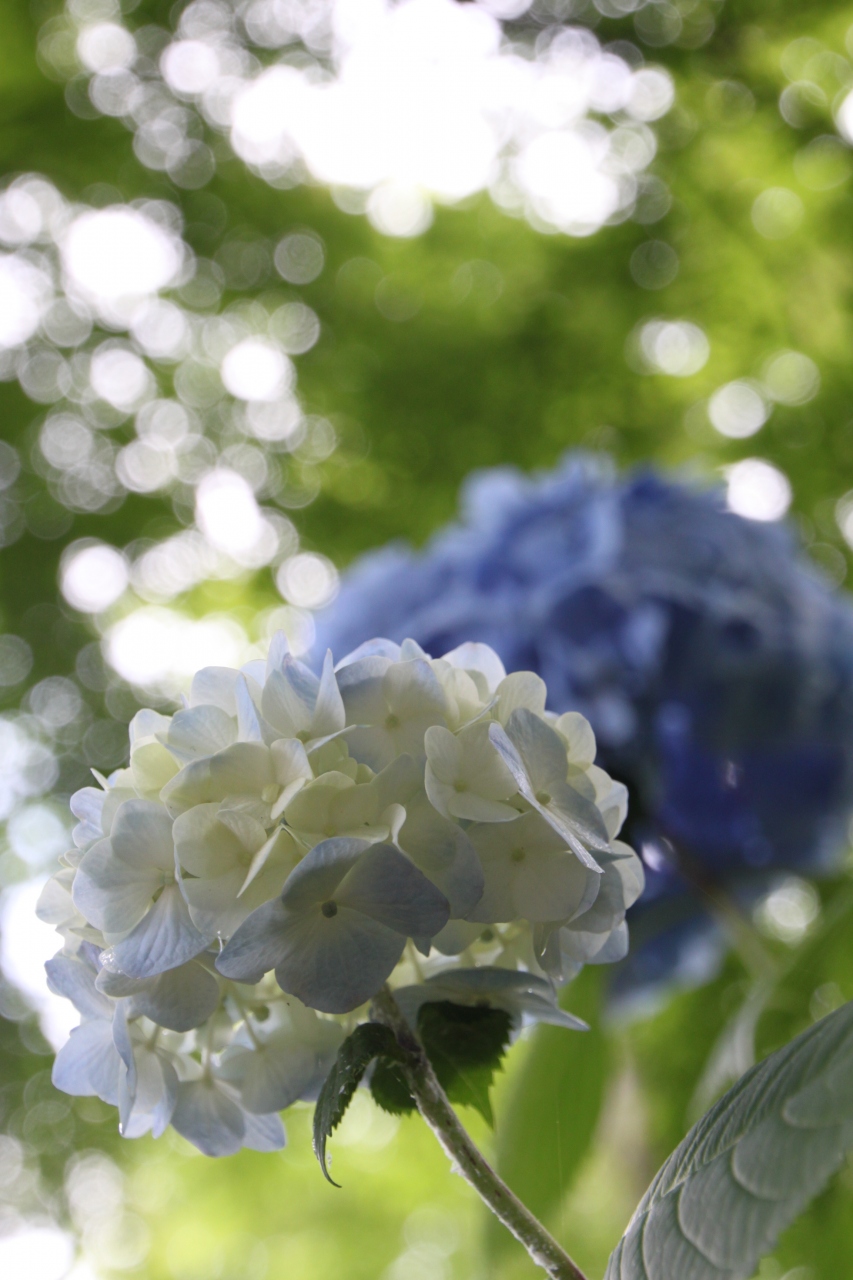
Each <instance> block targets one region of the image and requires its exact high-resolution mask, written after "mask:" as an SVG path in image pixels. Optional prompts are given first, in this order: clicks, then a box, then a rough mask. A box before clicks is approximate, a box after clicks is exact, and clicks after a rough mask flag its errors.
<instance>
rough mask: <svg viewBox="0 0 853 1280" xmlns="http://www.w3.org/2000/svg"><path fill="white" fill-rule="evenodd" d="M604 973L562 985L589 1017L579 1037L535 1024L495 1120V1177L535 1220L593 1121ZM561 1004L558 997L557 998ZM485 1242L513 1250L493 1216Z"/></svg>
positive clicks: (567, 1180) (547, 1210)
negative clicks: (510, 1090)
mask: <svg viewBox="0 0 853 1280" xmlns="http://www.w3.org/2000/svg"><path fill="white" fill-rule="evenodd" d="M601 978H602V974H601V970H600V969H596V968H586V969H585V970H584V971H583V973H582V974H581V975H580V977H578V978H577V979H576V980H575V982H573V983H572V984H571V986H569V987H567V988H566V990H565V995H564V1000H565V1007H566V1008H570V1009H571V1011H572V1013H575V1014H577V1015H578V1017H580V1018H583V1019H584V1021H585V1022H588V1023H589V1027H590V1029H589V1031H586V1032H583V1033H582V1034H580V1035H575V1034H573V1033H572V1032H567V1031H565V1030H564V1029H563V1028H562V1027H545V1026H543V1027H539V1028H538V1029H537V1031H536V1032H535V1035H534V1039H533V1043H532V1045H531V1046H530V1050H529V1053H528V1055H527V1058H526V1059H525V1061H524V1064H523V1066H522V1068H521V1070H520V1071H519V1072H518V1074H517V1076H516V1079H515V1082H514V1087H513V1090H512V1094H511V1096H510V1099H509V1103H508V1105H507V1107H506V1109H505V1110H504V1111H503V1112H502V1114H501V1115H500V1117H499V1120H498V1152H497V1163H498V1170H499V1172H500V1174H501V1177H503V1178H505V1179H506V1181H507V1182H508V1183H509V1185H510V1186H511V1187H512V1189H513V1191H514V1192H515V1193H516V1195H518V1196H519V1197H520V1198H521V1199H522V1200H523V1201H524V1203H525V1204H526V1205H527V1206H528V1208H529V1209H530V1210H531V1211H532V1212H533V1213H535V1214H536V1216H537V1217H538V1218H540V1219H544V1220H547V1219H548V1218H549V1217H550V1216H551V1214H553V1212H554V1210H555V1208H556V1206H557V1204H558V1203H559V1201H560V1199H561V1198H562V1196H563V1195H564V1193H565V1192H566V1190H567V1189H568V1187H569V1185H570V1184H571V1182H572V1179H573V1176H574V1174H575V1173H576V1171H577V1168H578V1166H579V1164H580V1162H581V1160H582V1159H583V1157H584V1155H585V1154H586V1152H587V1150H588V1148H589V1144H590V1141H591V1139H592V1135H593V1133H594V1131H595V1127H596V1123H597V1121H598V1114H599V1111H600V1108H601V1099H602V1095H603V1092H604V1086H605V1083H606V1080H607V1075H608V1069H609V1064H610V1045H609V1043H608V1041H607V1039H606V1038H605V1036H604V1034H603V1032H602V1030H601V1027H600V1024H599V1019H598V1016H597V1015H598V1011H599V1006H600V997H601V986H602V982H601ZM561 1003H562V1001H561ZM487 1230H488V1238H487V1247H488V1250H489V1252H490V1254H491V1255H492V1256H493V1257H496V1256H497V1255H499V1254H500V1253H502V1252H503V1251H504V1250H505V1249H507V1248H515V1246H514V1244H513V1242H512V1238H511V1236H510V1235H509V1233H508V1232H506V1231H505V1230H504V1229H503V1228H502V1227H501V1226H500V1224H499V1223H497V1221H496V1220H494V1219H490V1220H489V1224H488V1228H487Z"/></svg>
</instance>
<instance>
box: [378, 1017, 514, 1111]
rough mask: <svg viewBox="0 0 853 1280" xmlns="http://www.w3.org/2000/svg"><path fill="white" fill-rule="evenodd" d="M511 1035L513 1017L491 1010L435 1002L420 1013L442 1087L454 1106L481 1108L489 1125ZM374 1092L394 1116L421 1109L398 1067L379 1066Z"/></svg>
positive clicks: (426, 1044)
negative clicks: (494, 1087)
mask: <svg viewBox="0 0 853 1280" xmlns="http://www.w3.org/2000/svg"><path fill="white" fill-rule="evenodd" d="M511 1030H512V1019H511V1017H510V1015H509V1014H508V1013H506V1012H505V1011H504V1010H503V1009H494V1008H492V1007H491V1006H487V1005H461V1004H455V1003H453V1001H450V1000H435V1001H429V1002H428V1003H426V1004H423V1005H421V1007H420V1009H419V1011H418V1035H419V1037H420V1041H421V1044H422V1045H423V1047H424V1051H425V1052H426V1055H427V1057H428V1058H429V1060H430V1062H431V1063H432V1067H433V1070H434V1071H435V1074H436V1076H437V1077H438V1080H439V1083H440V1084H441V1087H442V1088H443V1089H444V1091H445V1093H446V1094H447V1096H448V1098H449V1099H450V1101H451V1102H458V1103H459V1104H460V1105H462V1106H469V1107H475V1108H476V1109H477V1110H478V1111H479V1112H480V1115H481V1116H483V1118H484V1120H485V1121H486V1122H487V1123H488V1124H492V1123H493V1116H492V1106H491V1101H490V1099H489V1089H490V1087H491V1084H492V1080H493V1078H494V1074H495V1071H497V1069H498V1067H499V1066H500V1061H501V1058H502V1057H503V1055H504V1053H505V1052H506V1050H507V1047H508V1045H509V1040H510V1033H511ZM370 1091H371V1093H372V1094H373V1097H374V1099H375V1101H376V1102H377V1103H378V1104H379V1106H380V1107H382V1108H383V1110H385V1111H390V1112H391V1114H392V1115H401V1114H403V1113H404V1112H408V1111H413V1110H414V1109H415V1100H414V1098H413V1097H412V1095H411V1093H410V1092H409V1087H408V1085H407V1084H406V1081H405V1077H404V1076H403V1073H402V1071H401V1070H400V1069H399V1067H398V1066H397V1065H396V1064H395V1063H393V1062H389V1061H387V1060H381V1061H379V1062H377V1064H376V1067H375V1069H374V1072H373V1075H372V1077H371V1081H370Z"/></svg>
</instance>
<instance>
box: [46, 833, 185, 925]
mask: <svg viewBox="0 0 853 1280" xmlns="http://www.w3.org/2000/svg"><path fill="white" fill-rule="evenodd" d="M173 856H174V855H173ZM162 884H163V872H162V871H161V870H160V868H159V867H158V866H156V864H152V863H148V864H145V863H141V864H140V863H132V862H130V861H126V860H125V859H124V858H119V857H116V854H115V852H114V850H113V846H112V843H111V842H110V841H109V840H100V841H98V843H97V844H96V845H93V846H92V848H91V849H90V850H89V852H88V853H87V854H86V855H85V856H84V858H83V860H82V862H81V863H80V865H79V867H78V868H77V874H76V875H75V877H74V886H73V889H72V894H71V896H72V899H73V902H74V905H75V907H77V909H78V910H79V911H81V912H82V913H83V915H84V916H85V917H86V919H87V920H88V921H89V922H90V924H93V925H95V927H96V928H98V929H102V930H103V931H104V932H105V933H123V932H124V931H125V930H127V929H132V928H133V927H134V925H136V924H137V923H138V921H139V920H141V919H142V917H143V916H144V914H145V912H146V910H147V909H148V904H149V903H150V901H151V898H152V897H153V895H154V893H155V892H156V891H157V889H158V888H159V887H160V886H161V885H162Z"/></svg>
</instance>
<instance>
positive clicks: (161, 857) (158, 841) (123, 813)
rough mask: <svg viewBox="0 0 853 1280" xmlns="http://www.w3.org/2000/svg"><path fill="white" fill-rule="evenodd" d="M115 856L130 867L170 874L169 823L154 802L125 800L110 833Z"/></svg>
mask: <svg viewBox="0 0 853 1280" xmlns="http://www.w3.org/2000/svg"><path fill="white" fill-rule="evenodd" d="M110 842H111V844H112V846H113V850H114V851H115V853H116V856H117V857H119V858H123V859H124V860H125V861H127V862H129V863H131V864H132V865H133V866H138V867H141V868H144V867H158V868H159V869H160V870H161V871H171V869H172V867H173V866H174V862H175V851H174V847H173V845H172V820H171V818H170V817H169V814H168V813H167V812H166V810H165V809H164V808H163V806H162V804H159V803H158V802H157V801H156V800H125V801H124V803H123V804H120V805H119V807H118V809H117V810H116V816H115V818H114V819H113V825H112V830H111V831H110Z"/></svg>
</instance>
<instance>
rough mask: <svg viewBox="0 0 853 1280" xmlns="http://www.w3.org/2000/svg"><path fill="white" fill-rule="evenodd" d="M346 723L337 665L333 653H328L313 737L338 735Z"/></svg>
mask: <svg viewBox="0 0 853 1280" xmlns="http://www.w3.org/2000/svg"><path fill="white" fill-rule="evenodd" d="M345 723H346V717H345V715H344V703H343V698H342V697H341V691H340V689H339V688H338V682H337V680H336V679H335V665H334V662H333V661H332V651H331V649H328V650H327V651H326V657H325V658H324V660H323V672H322V675H321V676H320V687H319V689H318V690H317V701H316V702H315V704H314V715H313V719H312V723H311V737H312V738H321V737H327V736H328V735H330V734H333V733H338V732H339V731H340V730H341V729H343V727H344V724H345Z"/></svg>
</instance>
